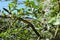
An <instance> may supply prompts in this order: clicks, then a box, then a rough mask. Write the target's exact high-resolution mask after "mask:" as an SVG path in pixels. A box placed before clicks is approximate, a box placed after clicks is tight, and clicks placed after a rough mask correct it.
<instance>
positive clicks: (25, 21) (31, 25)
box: [0, 8, 42, 39]
mask: <svg viewBox="0 0 60 40" xmlns="http://www.w3.org/2000/svg"><path fill="white" fill-rule="evenodd" d="M3 9H4V8H3ZM4 10H5V11H6V12H8V13H11V12H9V11H8V10H7V9H4ZM11 14H12V13H11ZM0 17H2V18H11V17H9V16H0ZM15 18H17V17H15ZM17 20H19V21H23V22H24V23H27V24H28V25H29V26H30V27H31V28H32V29H33V31H34V32H35V33H36V35H37V36H38V37H40V39H41V38H42V37H41V36H40V34H39V33H38V32H37V30H36V29H35V26H34V25H33V24H32V23H30V22H28V21H27V20H24V19H23V18H17Z"/></svg>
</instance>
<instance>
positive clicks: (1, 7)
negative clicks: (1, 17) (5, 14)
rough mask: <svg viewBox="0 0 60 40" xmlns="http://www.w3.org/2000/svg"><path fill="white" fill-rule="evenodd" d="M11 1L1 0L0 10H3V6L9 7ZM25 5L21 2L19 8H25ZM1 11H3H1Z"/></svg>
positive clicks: (20, 0)
mask: <svg viewBox="0 0 60 40" xmlns="http://www.w3.org/2000/svg"><path fill="white" fill-rule="evenodd" d="M11 1H12V0H11ZM11 1H0V10H3V8H8V4H9V3H10V2H11ZM18 1H19V2H22V0H18ZM23 7H24V5H23V4H20V5H19V6H18V8H23ZM0 13H1V11H0Z"/></svg>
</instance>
